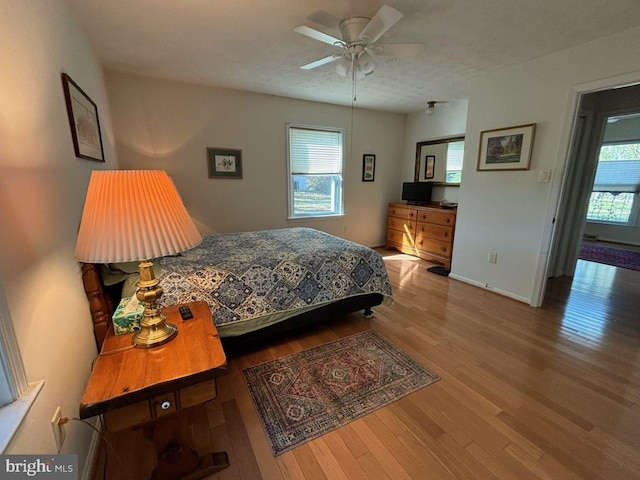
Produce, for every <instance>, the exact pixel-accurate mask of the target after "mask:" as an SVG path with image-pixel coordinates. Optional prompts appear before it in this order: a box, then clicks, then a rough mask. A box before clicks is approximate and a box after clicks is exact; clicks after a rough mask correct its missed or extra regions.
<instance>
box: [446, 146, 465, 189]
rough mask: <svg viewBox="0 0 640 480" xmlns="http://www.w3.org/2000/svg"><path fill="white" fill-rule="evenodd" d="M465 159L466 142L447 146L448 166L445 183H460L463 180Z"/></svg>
mask: <svg viewBox="0 0 640 480" xmlns="http://www.w3.org/2000/svg"><path fill="white" fill-rule="evenodd" d="M463 158H464V140H462V141H461V142H449V144H448V145H447V166H446V175H445V180H444V181H445V182H447V183H460V181H461V180H462V159H463Z"/></svg>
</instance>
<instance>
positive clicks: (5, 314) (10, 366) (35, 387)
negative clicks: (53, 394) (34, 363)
mask: <svg viewBox="0 0 640 480" xmlns="http://www.w3.org/2000/svg"><path fill="white" fill-rule="evenodd" d="M0 375H1V376H3V379H4V380H6V385H7V386H8V388H9V395H8V396H10V397H12V398H13V401H11V402H10V403H7V404H5V405H3V406H1V407H0V426H1V427H0V453H4V451H5V449H6V448H7V446H8V445H9V443H10V442H11V440H12V438H13V436H14V435H15V433H16V431H17V430H18V427H19V426H20V424H21V423H22V420H23V419H24V418H25V416H26V415H27V412H28V411H29V409H30V408H31V405H33V402H34V401H35V399H36V397H37V396H38V393H40V390H41V389H42V386H43V385H44V380H40V381H38V382H34V383H31V384H28V383H27V376H26V373H25V370H24V364H23V362H22V356H21V355H20V348H19V347H18V341H17V339H16V335H15V331H14V329H13V323H12V322H11V316H10V314H9V308H8V306H7V301H6V295H5V290H4V284H3V282H2V280H1V279H0Z"/></svg>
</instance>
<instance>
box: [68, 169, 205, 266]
mask: <svg viewBox="0 0 640 480" xmlns="http://www.w3.org/2000/svg"><path fill="white" fill-rule="evenodd" d="M200 242H202V236H201V235H200V233H199V232H198V230H197V229H196V226H195V225H194V224H193V221H192V220H191V217H189V214H188V213H187V210H186V208H185V207H184V205H183V203H182V200H181V199H180V195H179V194H178V191H177V190H176V187H175V186H174V184H173V182H172V181H171V179H170V178H169V176H168V175H167V173H166V172H164V171H163V170H96V171H94V172H93V173H92V174H91V179H90V181H89V188H88V190H87V198H86V201H85V205H84V211H83V213H82V221H81V223H80V231H79V233H78V239H77V242H76V250H75V256H76V258H77V259H78V260H79V261H81V262H84V263H115V262H132V261H138V260H149V259H152V258H157V257H162V256H165V255H173V254H176V253H178V252H182V251H184V250H188V249H190V248H193V247H195V246H196V245H198V244H200Z"/></svg>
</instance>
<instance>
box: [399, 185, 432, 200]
mask: <svg viewBox="0 0 640 480" xmlns="http://www.w3.org/2000/svg"><path fill="white" fill-rule="evenodd" d="M432 189H433V182H403V183H402V200H406V201H407V203H411V204H414V205H418V204H421V203H429V202H430V201H431V190H432Z"/></svg>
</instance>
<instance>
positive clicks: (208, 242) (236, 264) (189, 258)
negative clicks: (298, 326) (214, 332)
mask: <svg viewBox="0 0 640 480" xmlns="http://www.w3.org/2000/svg"><path fill="white" fill-rule="evenodd" d="M160 265H161V270H162V272H161V275H160V286H161V287H162V289H163V290H164V295H163V297H162V299H161V303H162V304H163V305H172V304H176V303H186V302H191V301H196V300H203V301H206V302H207V303H208V304H209V306H210V307H211V313H212V316H213V318H214V322H215V324H216V326H217V327H218V329H219V331H220V329H221V328H224V327H225V326H229V325H232V324H235V323H238V322H245V321H248V320H252V319H256V318H262V317H268V316H270V315H273V314H278V313H281V312H295V311H297V310H304V309H309V307H313V306H319V305H323V304H327V303H330V302H333V301H336V300H340V299H343V298H346V297H350V296H356V295H362V294H369V293H380V294H382V295H383V298H384V301H386V302H390V301H391V299H392V292H391V284H390V283H389V278H388V276H387V271H386V268H385V265H384V262H383V260H382V257H381V256H380V254H378V253H377V252H376V251H374V250H372V249H370V248H368V247H364V246H362V245H359V244H357V243H354V242H351V241H349V240H345V239H342V238H338V237H335V236H333V235H330V234H327V233H324V232H321V231H319V230H315V229H312V228H305V227H295V228H286V229H277V230H265V231H259V232H241V233H224V234H210V235H204V236H203V241H202V243H201V244H200V245H199V246H197V247H195V248H193V249H191V250H188V251H186V252H182V253H181V254H179V255H176V256H169V257H163V258H162V259H161V260H160Z"/></svg>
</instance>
